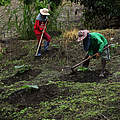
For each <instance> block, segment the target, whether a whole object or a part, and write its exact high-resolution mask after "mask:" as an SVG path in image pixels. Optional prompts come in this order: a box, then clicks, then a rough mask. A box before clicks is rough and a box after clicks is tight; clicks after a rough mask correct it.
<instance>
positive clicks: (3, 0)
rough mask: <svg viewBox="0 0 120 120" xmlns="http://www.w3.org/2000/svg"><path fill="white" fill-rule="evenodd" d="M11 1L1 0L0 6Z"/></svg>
mask: <svg viewBox="0 0 120 120" xmlns="http://www.w3.org/2000/svg"><path fill="white" fill-rule="evenodd" d="M9 3H10V0H0V6H6V5H8V4H9Z"/></svg>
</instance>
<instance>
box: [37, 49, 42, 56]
mask: <svg viewBox="0 0 120 120" xmlns="http://www.w3.org/2000/svg"><path fill="white" fill-rule="evenodd" d="M37 56H38V57H40V56H41V47H40V48H39V50H38V54H37Z"/></svg>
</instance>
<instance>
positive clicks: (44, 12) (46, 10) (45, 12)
mask: <svg viewBox="0 0 120 120" xmlns="http://www.w3.org/2000/svg"><path fill="white" fill-rule="evenodd" d="M48 11H49V10H48V9H47V8H43V9H40V13H41V14H42V15H50V14H49V13H48Z"/></svg>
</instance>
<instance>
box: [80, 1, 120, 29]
mask: <svg viewBox="0 0 120 120" xmlns="http://www.w3.org/2000/svg"><path fill="white" fill-rule="evenodd" d="M80 1H81V4H83V5H84V6H85V11H84V15H85V20H86V22H85V23H86V25H87V26H90V27H92V26H93V27H94V28H106V27H110V22H111V20H112V19H113V18H114V17H119V16H120V4H119V3H120V2H119V0H114V1H113V0H80Z"/></svg>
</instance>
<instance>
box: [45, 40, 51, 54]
mask: <svg viewBox="0 0 120 120" xmlns="http://www.w3.org/2000/svg"><path fill="white" fill-rule="evenodd" d="M49 43H50V42H48V41H44V50H45V52H47V51H48V46H49Z"/></svg>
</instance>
